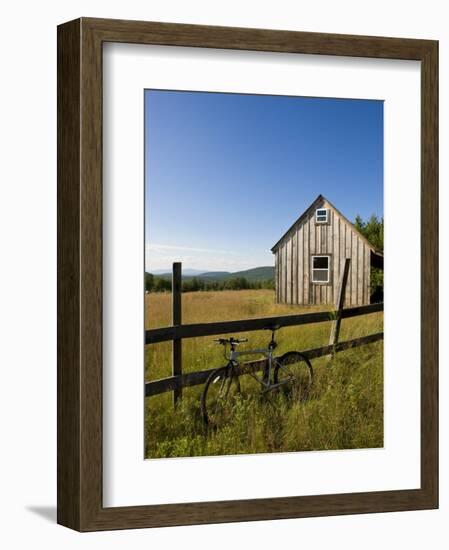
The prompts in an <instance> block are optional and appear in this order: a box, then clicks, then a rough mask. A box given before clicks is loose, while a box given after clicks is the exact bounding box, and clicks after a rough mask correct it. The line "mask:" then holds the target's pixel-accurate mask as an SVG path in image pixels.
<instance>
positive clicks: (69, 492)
mask: <svg viewBox="0 0 449 550" xmlns="http://www.w3.org/2000/svg"><path fill="white" fill-rule="evenodd" d="M104 42H122V43H123V42H128V43H135V44H157V45H172V46H191V47H201V48H223V49H235V50H253V51H266V52H290V53H303V54H315V55H333V56H353V57H366V58H386V59H401V60H418V61H420V62H421V155H422V156H421V258H422V262H421V350H422V351H421V488H420V489H410V490H392V491H378V492H366V493H346V494H326V495H316V496H294V497H279V498H262V499H251V500H244V501H242V500H240V501H239V500H233V501H217V502H192V503H188V504H160V505H159V504H158V505H149V506H129V507H116V508H105V507H103V502H102V483H103V482H102V45H103V43H104ZM437 186H438V42H436V41H431V40H417V39H404V38H381V37H369V36H345V35H334V34H320V33H306V32H290V31H278V30H260V29H247V28H226V27H208V26H196V25H181V24H169V23H153V22H142V21H122V20H106V19H90V18H81V19H78V20H75V21H71V22H68V23H65V24H62V25H60V26H59V27H58V472H57V474H58V514H57V518H58V523H60V524H62V525H65V526H67V527H70V528H72V529H76V530H79V531H96V530H106V529H126V528H137V527H161V526H173V525H188V524H204V523H220V522H234V521H253V520H272V519H282V518H300V517H311V516H328V515H339V514H359V513H369V512H391V511H399V510H423V509H431V508H437V506H438V216H437V211H438V187H437Z"/></svg>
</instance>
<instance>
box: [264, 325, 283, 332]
mask: <svg viewBox="0 0 449 550" xmlns="http://www.w3.org/2000/svg"><path fill="white" fill-rule="evenodd" d="M280 328H281V325H267V326H266V327H263V330H272V331H275V330H279V329H280Z"/></svg>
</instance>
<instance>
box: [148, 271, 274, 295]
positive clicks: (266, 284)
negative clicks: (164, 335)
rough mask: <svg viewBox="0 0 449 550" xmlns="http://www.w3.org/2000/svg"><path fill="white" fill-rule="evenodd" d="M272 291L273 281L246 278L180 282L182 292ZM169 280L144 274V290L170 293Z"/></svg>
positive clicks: (195, 278)
mask: <svg viewBox="0 0 449 550" xmlns="http://www.w3.org/2000/svg"><path fill="white" fill-rule="evenodd" d="M262 288H264V289H274V281H273V279H268V280H266V281H249V280H248V279H247V278H246V277H234V278H231V279H224V280H221V281H217V280H207V279H202V278H200V277H192V278H191V279H184V280H183V281H182V291H183V292H198V291H200V290H201V291H206V292H207V291H213V290H248V289H250V290H260V289H262ZM171 289H172V282H171V279H169V278H166V277H158V276H157V275H153V274H152V273H145V290H146V291H147V292H171Z"/></svg>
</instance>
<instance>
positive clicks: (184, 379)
mask: <svg viewBox="0 0 449 550" xmlns="http://www.w3.org/2000/svg"><path fill="white" fill-rule="evenodd" d="M383 337H384V333H383V332H376V333H375V334H369V335H368V336H362V337H360V338H354V339H353V340H346V341H344V342H338V343H337V344H331V345H328V346H323V347H320V348H313V349H308V350H305V351H303V350H301V353H303V354H304V355H306V356H307V357H308V358H309V359H316V358H317V357H323V356H324V355H329V354H330V353H333V352H335V351H337V352H338V351H344V350H347V349H350V348H355V347H358V346H363V345H365V344H372V343H373V342H378V341H379V340H382V339H383ZM265 361H266V359H258V360H256V361H248V362H247V363H243V364H242V365H240V366H239V367H238V369H236V370H237V372H238V373H239V374H247V373H249V372H257V371H260V370H262V367H263V365H264V363H265ZM219 366H220V365H218V364H217V365H215V367H214V368H211V369H207V370H202V371H196V372H187V373H185V374H181V375H178V376H171V377H170V378H163V379H161V380H154V381H152V382H147V383H146V384H145V397H150V396H151V395H158V394H160V393H165V392H169V391H176V390H178V389H180V388H187V387H190V386H198V385H199V384H203V383H204V382H205V381H206V379H207V377H208V376H209V374H210V373H211V372H212V371H213V370H215V368H216V367H219Z"/></svg>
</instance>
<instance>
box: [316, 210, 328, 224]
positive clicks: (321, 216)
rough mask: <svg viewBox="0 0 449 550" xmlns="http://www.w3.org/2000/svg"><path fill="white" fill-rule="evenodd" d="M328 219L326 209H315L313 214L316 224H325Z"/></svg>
mask: <svg viewBox="0 0 449 550" xmlns="http://www.w3.org/2000/svg"><path fill="white" fill-rule="evenodd" d="M328 219H329V210H328V209H327V208H317V209H316V212H315V221H316V223H327V222H328Z"/></svg>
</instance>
